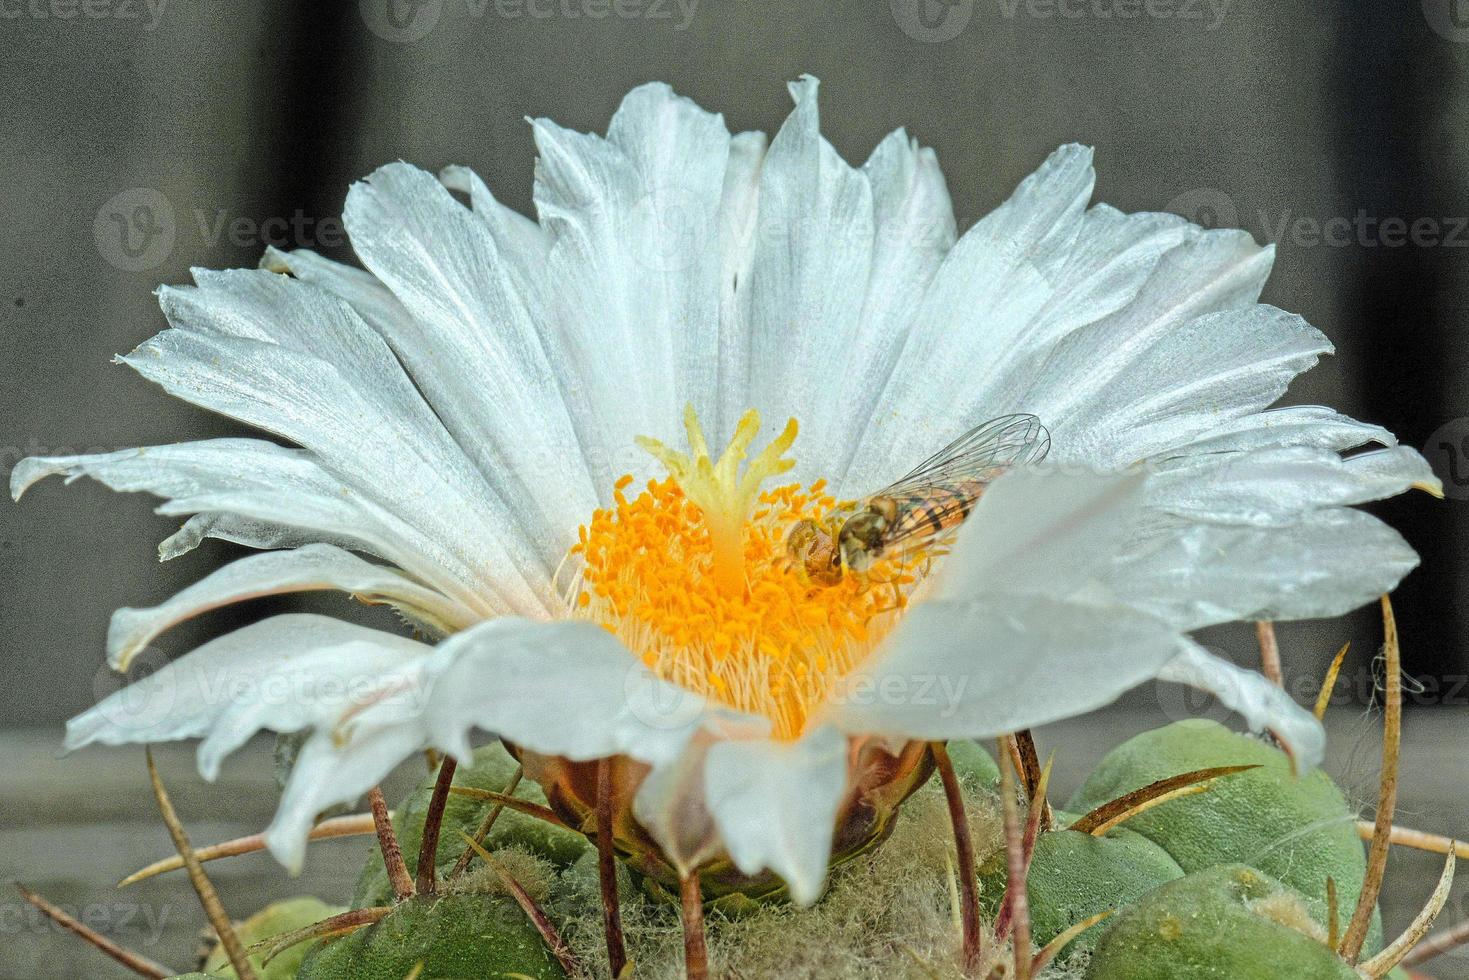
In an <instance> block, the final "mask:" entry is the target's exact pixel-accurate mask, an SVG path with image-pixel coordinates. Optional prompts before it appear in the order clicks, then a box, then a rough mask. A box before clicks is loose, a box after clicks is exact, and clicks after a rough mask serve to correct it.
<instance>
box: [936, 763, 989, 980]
mask: <svg viewBox="0 0 1469 980" xmlns="http://www.w3.org/2000/svg"><path fill="white" fill-rule="evenodd" d="M930 750H931V751H932V752H933V759H934V763H935V765H937V767H938V771H939V779H940V780H942V782H943V784H944V799H945V800H947V801H948V804H949V822H950V823H951V824H953V826H954V849H955V850H956V851H957V852H958V858H959V895H960V916H961V918H962V921H963V927H964V972H965V974H966V975H973V974H974V972H975V971H977V970H978V969H979V961H980V956H981V955H982V954H983V952H984V950H983V946H982V944H981V939H980V932H979V876H978V873H977V872H976V870H975V867H974V841H973V839H972V838H971V837H970V834H969V817H968V816H967V815H966V814H965V812H964V795H963V793H962V791H961V790H960V788H959V777H958V776H957V775H955V773H954V763H953V762H952V761H951V760H950V759H949V750H948V749H947V748H946V747H945V746H944V743H943V742H934V743H933V744H932V745H931V746H930Z"/></svg>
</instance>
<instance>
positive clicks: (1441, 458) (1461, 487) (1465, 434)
mask: <svg viewBox="0 0 1469 980" xmlns="http://www.w3.org/2000/svg"><path fill="white" fill-rule="evenodd" d="M1423 455H1424V457H1425V458H1426V459H1427V460H1428V464H1429V465H1430V466H1432V467H1433V472H1434V475H1436V476H1437V477H1438V478H1439V479H1440V480H1442V481H1443V492H1444V496H1445V497H1449V498H1450V499H1453V500H1469V418H1457V419H1454V420H1453V421H1452V422H1448V423H1445V424H1444V425H1441V426H1439V427H1438V429H1437V430H1435V431H1434V433H1433V435H1431V436H1429V437H1428V441H1427V442H1426V443H1424V444H1423Z"/></svg>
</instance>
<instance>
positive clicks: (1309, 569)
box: [1112, 508, 1418, 630]
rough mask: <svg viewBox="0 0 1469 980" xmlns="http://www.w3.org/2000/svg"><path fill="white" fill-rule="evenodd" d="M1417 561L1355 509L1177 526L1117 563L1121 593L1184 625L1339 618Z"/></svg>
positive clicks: (1378, 524) (1385, 529) (1390, 533)
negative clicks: (1286, 520)
mask: <svg viewBox="0 0 1469 980" xmlns="http://www.w3.org/2000/svg"><path fill="white" fill-rule="evenodd" d="M1417 564H1418V556H1417V554H1415V553H1414V551H1413V549H1412V548H1410V547H1409V546H1408V543H1407V542H1406V541H1404V540H1403V538H1402V536H1401V535H1399V534H1398V533H1397V532H1396V531H1394V530H1393V529H1392V528H1390V527H1388V526H1387V525H1386V524H1384V523H1382V522H1381V521H1379V520H1377V519H1376V518H1375V517H1371V516H1369V515H1367V514H1364V513H1361V512H1360V511H1355V510H1350V509H1346V508H1333V509H1330V510H1322V511H1315V512H1312V513H1308V514H1305V515H1303V516H1301V517H1299V518H1298V519H1297V520H1296V521H1295V522H1293V523H1291V524H1287V525H1285V526H1280V527H1252V526H1248V525H1245V526H1231V525H1220V524H1188V523H1184V522H1175V523H1173V524H1172V525H1169V526H1165V527H1161V528H1157V529H1154V530H1153V531H1152V532H1151V534H1150V535H1149V536H1148V537H1146V538H1143V539H1141V540H1140V541H1138V542H1137V543H1136V545H1135V546H1134V547H1133V548H1132V550H1131V551H1130V553H1129V554H1127V555H1125V556H1123V560H1122V562H1121V564H1120V565H1119V567H1118V568H1117V569H1116V571H1115V573H1114V575H1113V578H1112V582H1113V584H1114V587H1115V589H1116V591H1117V595H1118V598H1119V599H1120V600H1121V601H1124V602H1127V603H1129V604H1130V605H1132V606H1134V607H1135V608H1139V609H1144V610H1147V611H1149V612H1151V613H1153V614H1154V615H1156V616H1159V617H1162V618H1164V619H1167V620H1168V621H1169V622H1171V623H1174V624H1175V625H1176V626H1178V627H1179V628H1180V629H1183V630H1195V629H1199V628H1201V627H1204V626H1209V625H1212V624H1214V623H1227V622H1234V621H1237V620H1251V619H1316V618H1320V617H1325V616H1339V615H1341V614H1342V613H1345V612H1348V611H1350V610H1352V609H1355V608H1357V607H1358V606H1362V605H1365V604H1367V603H1369V602H1371V601H1373V600H1374V599H1376V598H1377V597H1378V596H1381V595H1383V594H1384V593H1387V592H1391V591H1392V590H1393V589H1394V588H1395V587H1396V586H1397V584H1398V582H1399V581H1400V580H1401V579H1402V578H1403V576H1404V575H1406V574H1408V572H1410V571H1412V570H1413V568H1415V567H1416V566H1417Z"/></svg>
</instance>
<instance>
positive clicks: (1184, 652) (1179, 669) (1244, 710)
mask: <svg viewBox="0 0 1469 980" xmlns="http://www.w3.org/2000/svg"><path fill="white" fill-rule="evenodd" d="M1158 679H1159V680H1163V681H1174V682H1176V683H1179V684H1187V685H1189V686H1190V687H1196V688H1199V689H1200V690H1204V691H1208V692H1210V693H1211V694H1213V695H1214V696H1215V697H1217V698H1218V699H1219V701H1220V703H1221V704H1223V705H1224V706H1225V707H1227V708H1231V709H1233V710H1235V711H1237V712H1239V713H1240V714H1241V715H1243V716H1244V718H1245V721H1246V722H1247V723H1248V724H1249V726H1250V728H1251V729H1252V730H1254V731H1257V732H1259V731H1265V730H1267V729H1268V730H1270V731H1271V732H1274V733H1275V735H1276V736H1278V737H1279V738H1280V739H1281V740H1282V741H1283V742H1285V743H1286V744H1287V745H1288V746H1290V750H1291V755H1292V757H1293V758H1294V759H1295V760H1296V763H1297V765H1299V766H1300V767H1301V768H1302V769H1312V768H1315V767H1316V766H1318V765H1320V764H1321V760H1322V758H1323V756H1324V755H1325V752H1326V730H1325V729H1324V728H1322V727H1321V723H1320V722H1319V721H1317V720H1316V717H1315V716H1314V715H1312V714H1311V712H1309V711H1307V710H1306V709H1305V708H1303V707H1301V706H1300V705H1298V704H1296V703H1295V702H1294V701H1292V700H1291V699H1290V695H1288V694H1286V693H1285V691H1283V690H1281V689H1280V688H1279V687H1277V686H1276V685H1275V684H1273V683H1271V682H1270V681H1269V680H1266V678H1265V676H1264V675H1263V674H1261V673H1259V672H1258V671H1254V670H1245V669H1244V668H1243V667H1237V666H1235V665H1234V664H1232V663H1230V662H1229V661H1227V660H1224V659H1221V658H1219V657H1216V656H1214V655H1213V654H1211V653H1209V652H1208V651H1207V650H1204V649H1203V648H1202V647H1200V646H1199V645H1198V644H1197V643H1193V642H1187V643H1185V644H1184V645H1183V648H1182V649H1181V650H1180V652H1179V654H1178V655H1177V656H1176V657H1174V658H1173V659H1172V660H1170V661H1169V662H1168V663H1166V664H1164V666H1163V669H1162V670H1161V671H1159V673H1158Z"/></svg>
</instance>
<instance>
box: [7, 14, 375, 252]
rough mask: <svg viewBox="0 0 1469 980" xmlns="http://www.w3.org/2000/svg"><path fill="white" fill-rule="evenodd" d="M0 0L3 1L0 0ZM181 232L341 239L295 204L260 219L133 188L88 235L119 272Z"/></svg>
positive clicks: (290, 242) (202, 236)
mask: <svg viewBox="0 0 1469 980" xmlns="http://www.w3.org/2000/svg"><path fill="white" fill-rule="evenodd" d="M0 2H3V0H0ZM181 231H193V232H195V233H196V235H197V239H198V241H200V242H202V243H203V244H204V245H205V246H206V247H208V248H217V247H218V246H219V245H221V244H223V243H225V242H228V243H229V244H230V245H233V246H234V247H235V248H244V249H248V248H257V247H258V248H264V247H265V246H267V245H274V246H275V247H277V248H283V249H287V250H289V249H295V248H311V249H320V248H336V247H338V246H341V245H343V244H345V243H346V241H347V233H346V229H345V228H344V227H343V224H342V220H341V218H338V217H336V216H334V215H331V216H327V217H323V218H318V217H315V216H313V215H309V214H306V213H305V212H304V211H302V210H301V209H300V208H297V209H296V210H295V211H293V212H292V213H291V214H288V215H270V216H267V217H264V218H259V217H255V216H253V215H247V214H240V213H238V212H236V211H232V210H231V209H229V208H219V207H213V208H205V207H197V206H196V207H191V208H187V209H185V210H183V211H182V212H181V211H180V209H178V208H176V207H175V206H174V203H173V201H171V200H169V199H168V197H167V196H165V195H164V194H163V192H161V191H159V190H157V189H155V188H152V187H133V188H130V189H128V190H125V191H122V192H121V193H118V194H115V195H113V196H112V197H111V198H109V199H108V200H107V201H106V202H104V203H103V204H102V206H101V207H100V208H98V209H97V216H96V218H95V220H94V221H93V223H92V235H93V239H94V240H95V242H96V245H97V251H98V253H99V254H100V255H101V256H102V258H104V259H106V260H107V262H108V264H110V265H112V266H115V267H116V268H119V269H122V270H123V271H124V272H143V271H145V270H148V269H155V268H157V267H158V266H160V265H162V264H163V263H164V262H166V261H168V259H169V257H170V256H172V255H173V252H174V244H175V243H176V242H177V240H178V237H179V233H180V232H181Z"/></svg>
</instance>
